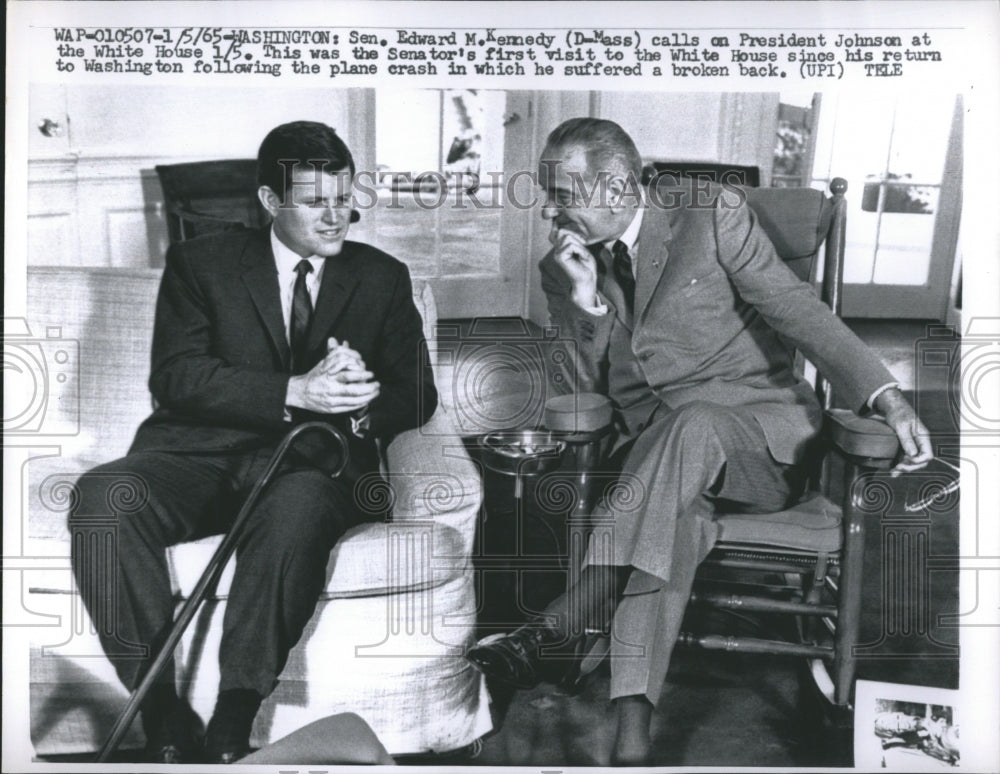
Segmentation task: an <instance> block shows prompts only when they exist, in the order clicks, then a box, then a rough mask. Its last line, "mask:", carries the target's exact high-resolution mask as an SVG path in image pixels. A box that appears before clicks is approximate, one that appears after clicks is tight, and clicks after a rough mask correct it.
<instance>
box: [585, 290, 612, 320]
mask: <svg viewBox="0 0 1000 774" xmlns="http://www.w3.org/2000/svg"><path fill="white" fill-rule="evenodd" d="M580 308H581V309H583V311H585V312H586V313H587V314H592V315H594V316H595V317H603V316H604V315H606V314H607V313H608V305H607V304H605V303H603V302H602V301H601V297H600V296H599V295H595V296H594V305H593V306H581V307H580Z"/></svg>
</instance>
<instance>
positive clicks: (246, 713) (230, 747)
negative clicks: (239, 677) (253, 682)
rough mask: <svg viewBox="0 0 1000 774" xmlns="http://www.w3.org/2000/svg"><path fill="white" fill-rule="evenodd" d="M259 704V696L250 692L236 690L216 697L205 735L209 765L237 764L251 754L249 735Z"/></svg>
mask: <svg viewBox="0 0 1000 774" xmlns="http://www.w3.org/2000/svg"><path fill="white" fill-rule="evenodd" d="M260 703H261V696H260V694H258V693H256V692H255V691H251V690H245V689H235V690H227V691H223V692H222V693H220V694H219V698H218V700H217V701H216V703H215V712H213V713H212V719H211V720H209V721H208V731H207V732H206V734H205V760H206V761H207V762H208V763H227V764H228V763H236V761H238V760H239V759H240V758H244V757H246V756H247V755H249V754H250V731H251V730H252V728H253V719H254V717H255V716H256V715H257V710H258V709H259V708H260Z"/></svg>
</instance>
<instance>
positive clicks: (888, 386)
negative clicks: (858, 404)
mask: <svg viewBox="0 0 1000 774" xmlns="http://www.w3.org/2000/svg"><path fill="white" fill-rule="evenodd" d="M893 389H895V390H898V389H899V382H889V383H888V384H883V385H882V386H881V387H879V388H878V389H877V390H875V392H873V393H872V394H871V397H870V398H868V402H867V403H866V404H865V405H867V406H868V408H870V409H874V408H875V399H876V398H878V396H879V395H881V394H882V393H883V392H885V391H886V390H893Z"/></svg>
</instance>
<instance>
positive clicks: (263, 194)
mask: <svg viewBox="0 0 1000 774" xmlns="http://www.w3.org/2000/svg"><path fill="white" fill-rule="evenodd" d="M257 198H258V199H260V203H261V205H262V206H263V207H264V209H265V210H267V211H268V213H269V214H270V215H271V217H272V218H273V217H274V216H275V215H277V214H278V208H279V207H280V206H281V205H282V198H281V197H280V196H278V194H276V193H275V192H274V191H273V190H272V188H271V186H269V185H262V186H261V187H260V188H258V189H257Z"/></svg>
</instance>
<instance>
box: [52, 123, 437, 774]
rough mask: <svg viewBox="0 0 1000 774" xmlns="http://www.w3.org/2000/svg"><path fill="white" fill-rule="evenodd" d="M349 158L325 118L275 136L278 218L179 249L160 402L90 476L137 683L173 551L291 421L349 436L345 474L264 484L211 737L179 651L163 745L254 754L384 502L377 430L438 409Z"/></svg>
mask: <svg viewBox="0 0 1000 774" xmlns="http://www.w3.org/2000/svg"><path fill="white" fill-rule="evenodd" d="M354 171H355V170H354V160H353V158H352V157H351V153H350V151H349V150H348V148H347V146H346V145H345V144H344V142H343V141H342V140H341V139H340V138H339V137H338V136H337V134H336V133H335V132H334V130H333V129H331V128H330V127H328V126H325V125H323V124H318V123H313V122H305V121H299V122H294V123H291V124H284V125H282V126H279V127H277V128H276V129H274V130H272V131H271V132H270V133H269V134H268V135H267V137H266V138H265V139H264V141H263V142H262V144H261V147H260V152H259V155H258V176H259V184H260V188H259V192H258V195H259V198H260V201H261V203H262V205H263V206H264V208H265V209H266V210H267V212H268V213H270V215H271V217H272V223H271V225H270V226H269V227H266V228H263V229H260V230H239V231H235V232H233V231H229V232H224V233H221V234H217V235H211V236H207V237H204V238H201V239H195V240H191V241H188V242H182V243H179V244H175V245H173V246H172V247H171V249H170V251H169V252H168V254H167V261H166V269H165V270H164V274H163V279H162V284H161V287H160V293H159V298H158V301H157V308H156V324H155V330H154V334H153V350H152V372H151V375H150V379H149V385H150V389H151V391H152V393H153V397H154V398H155V399H156V402H157V404H158V405H157V408H156V410H155V411H154V412H153V414H152V416H150V417H149V418H148V419H147V420H146V421H145V422H144V423H143V424H142V426H141V427H140V428H139V430H138V432H137V433H136V436H135V440H134V441H133V444H132V447H131V448H130V450H129V452H128V455H127V456H126V457H124V458H122V459H120V460H117V461H115V462H111V463H108V464H105V465H101V466H100V467H98V468H96V469H94V470H92V471H90V472H88V473H86V474H84V475H83V476H82V477H81V479H80V481H79V482H78V490H79V500H78V502H77V504H76V507H75V509H74V510H73V512H72V514H71V516H70V521H71V527H72V528H73V530H74V532H75V533H76V534H78V535H80V536H81V537H80V539H79V540H78V542H77V543H75V544H74V545H75V547H76V550H75V551H74V554H73V566H74V571H75V574H76V577H77V580H78V585H79V587H80V591H81V594H82V596H83V599H84V602H85V604H86V605H87V608H88V610H89V611H90V614H91V617H92V618H93V619H94V622H95V624H96V625H97V628H98V630H99V634H100V636H101V641H102V645H103V647H104V649H105V652H106V653H107V654H108V656H109V658H110V659H111V661H112V663H113V664H114V666H115V668H116V669H117V671H118V675H119V677H120V678H121V680H122V682H123V683H125V685H126V686H127V687H128V688H130V689H132V688H134V687H136V686H137V685H138V683H139V682H140V680H141V679H142V677H143V675H144V674H145V671H146V669H147V668H148V666H149V664H150V661H151V658H152V656H153V655H155V653H156V651H157V648H158V645H159V643H161V642H162V641H163V639H164V637H165V636H166V634H167V632H168V631H169V627H170V625H171V621H172V613H173V604H174V602H173V598H172V595H171V588H170V580H169V577H168V573H167V563H166V558H165V553H164V550H165V548H166V547H167V546H170V545H174V544H176V543H180V542H185V541H189V540H194V539H197V538H199V537H203V536H205V535H210V534H213V533H219V532H224V531H226V530H227V529H228V527H229V525H230V524H231V523H232V520H233V518H234V516H235V513H236V511H237V509H238V508H239V506H240V504H241V503H242V501H243V500H245V499H246V497H247V495H248V493H249V491H250V489H251V488H252V486H253V484H254V482H255V481H256V480H257V479H258V478H259V477H260V475H261V473H262V472H263V469H264V467H265V466H266V464H267V461H268V459H269V457H270V455H271V454H272V452H273V451H274V449H275V447H276V445H277V444H278V442H279V441H280V439H281V438H282V437H283V435H284V434H285V433H287V432H288V430H289V429H290V428H291V427H292V426H294V425H295V424H297V423H300V422H303V421H306V420H321V421H325V422H328V423H330V424H332V425H333V426H334V427H336V428H338V429H339V430H340V431H341V432H342V433H344V435H345V436H346V437H347V438H348V439H349V447H350V466H349V468H348V471H349V472H348V473H347V474H344V475H341V476H340V477H339V478H337V479H333V478H331V477H330V476H329V475H328V474H327V473H326V472H325V471H324V470H323V466H322V455H321V454H310V453H308V447H307V448H306V449H305V450H304V451H303V452H302V453H300V454H298V455H296V456H295V457H293V458H292V459H291V461H290V462H288V463H287V464H286V465H285V467H284V468H283V469H281V470H280V471H279V476H278V477H277V478H276V479H275V480H274V482H273V484H272V485H271V486H270V487H269V488H268V489H267V490H266V491H265V492H264V494H263V496H262V498H261V500H260V502H259V504H258V506H257V507H256V508H255V510H254V512H253V514H252V515H251V517H250V521H249V523H248V526H247V528H246V532H245V534H244V535H243V536H242V538H241V542H240V543H239V545H238V548H237V563H236V574H235V576H234V578H233V582H232V588H231V591H230V593H229V601H228V606H227V608H226V613H225V619H224V624H223V635H222V643H221V646H220V651H219V666H220V672H221V680H220V686H219V696H218V700H217V703H216V707H215V711H214V713H213V715H212V718H211V721H210V722H209V724H208V730H207V738H206V741H205V746H206V750H204V751H202V750H201V749H200V730H201V729H200V727H199V720H198V718H197V716H196V715H195V714H194V712H193V711H192V710H191V708H190V707H189V706H188V705H187V704H186V702H184V701H183V700H181V699H180V698H178V696H177V694H176V691H175V688H174V680H175V675H174V674H173V671H174V670H173V666H172V664H171V666H170V668H169V669H167V670H165V672H164V674H163V675H162V676H161V677H160V678H159V681H158V682H157V683H156V685H155V686H154V688H153V690H152V691H151V692H150V694H149V696H148V697H147V698H146V700H145V701H144V703H143V705H142V708H141V709H142V722H143V728H144V730H145V732H146V738H147V751H148V753H149V756H150V759H151V760H153V761H155V762H161V763H171V762H192V761H198V760H207V761H209V762H231V761H233V760H236V759H238V758H239V757H241V756H242V755H244V754H246V752H248V747H249V736H250V730H251V725H252V722H253V719H254V716H255V715H256V713H257V709H258V708H259V706H260V703H261V701H262V699H263V698H264V697H265V696H267V695H268V694H269V693H270V692H271V690H272V689H273V688H274V686H275V684H276V682H277V678H278V675H279V674H280V673H281V670H282V668H283V667H284V664H285V661H286V659H287V656H288V652H289V650H290V649H291V648H292V647H293V646H294V645H295V643H296V641H297V640H298V639H299V637H300V635H301V634H302V631H303V628H304V627H305V625H306V623H307V622H308V620H309V618H310V616H311V615H312V612H313V610H314V609H315V605H316V601H317V599H318V596H319V594H320V592H321V591H322V589H323V585H324V582H325V577H326V565H327V561H328V558H329V554H330V551H331V549H332V548H333V547H334V546H335V545H336V543H337V541H338V540H339V539H340V537H341V536H342V535H343V534H344V532H345V531H346V530H347V529H348V528H349V527H351V526H352V525H354V524H357V523H359V522H360V521H362V520H365V519H372V518H376V517H377V515H374V514H372V513H368V512H365V511H364V510H363V509H361V508H359V507H358V504H357V503H356V502H355V500H354V497H353V495H352V489H353V485H354V483H355V479H356V477H357V476H359V475H362V474H364V473H365V472H368V471H373V470H377V469H378V452H377V448H376V441H382V442H387V441H388V440H389V439H390V438H391V437H392V436H393V435H395V434H397V433H399V432H401V431H404V430H407V429H410V428H413V427H417V426H419V425H421V424H423V423H424V422H425V421H427V419H428V418H429V417H430V415H431V414H432V413H433V411H434V409H435V408H436V404H437V394H436V392H435V389H434V384H433V377H432V375H431V371H430V369H429V359H428V357H427V352H426V343H425V341H424V339H423V334H422V324H421V319H420V315H419V313H418V312H417V310H416V308H415V306H414V304H413V299H412V291H411V285H410V277H409V274H408V272H407V269H406V267H405V266H404V265H403V264H402V263H400V262H399V261H397V260H396V259H394V258H392V257H391V256H389V255H386V254H385V253H383V252H381V251H379V250H376V249H375V248H372V247H369V246H367V245H363V244H359V243H356V242H350V241H345V240H346V237H347V232H348V228H349V225H350V223H351V220H352V218H353V217H354V215H353V210H352V187H351V186H352V178H353V175H354ZM313 451H314V452H318V451H319V450H317V449H313ZM123 494H125V495H126V496H125V497H122V495H123ZM95 515H97V516H108V517H110V518H112V519H114V520H115V523H116V531H117V542H116V545H115V547H114V550H113V551H112V552H111V555H110V566H103V565H102V564H101V563H100V562H98V561H95V560H94V558H93V556H92V554H91V553H89V552H87V551H86V550H84V547H85V546H86V544H87V543H88V542H89V541H88V537H87V528H88V527H87V525H88V524H91V523H93V517H94V516H95ZM331 668H336V666H335V665H332V667H331Z"/></svg>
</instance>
